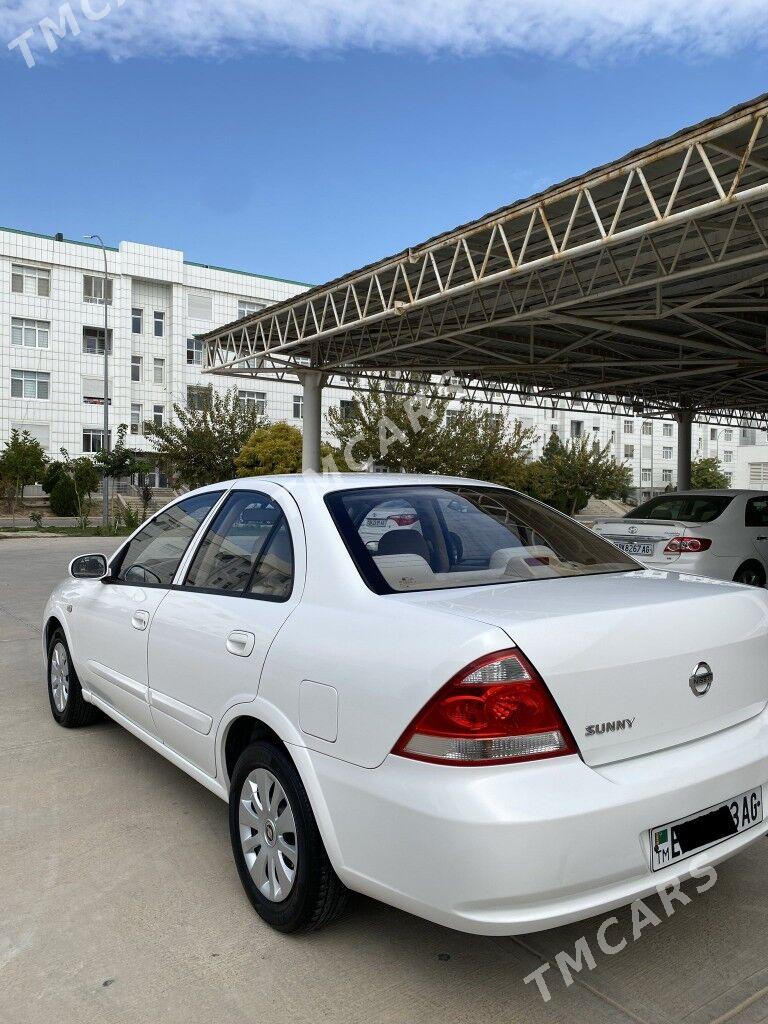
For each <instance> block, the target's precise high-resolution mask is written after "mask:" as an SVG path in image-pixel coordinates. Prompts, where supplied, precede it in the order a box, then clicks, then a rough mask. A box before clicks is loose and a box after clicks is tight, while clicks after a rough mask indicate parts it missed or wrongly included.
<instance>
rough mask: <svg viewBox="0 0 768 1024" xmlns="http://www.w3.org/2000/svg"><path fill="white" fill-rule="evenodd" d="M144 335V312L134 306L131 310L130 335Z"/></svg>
mask: <svg viewBox="0 0 768 1024" xmlns="http://www.w3.org/2000/svg"><path fill="white" fill-rule="evenodd" d="M143 333H144V310H143V309H139V308H138V307H137V306H134V307H133V309H132V310H131V334H143Z"/></svg>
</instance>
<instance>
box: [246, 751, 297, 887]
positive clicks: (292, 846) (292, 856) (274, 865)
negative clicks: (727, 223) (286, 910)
mask: <svg viewBox="0 0 768 1024" xmlns="http://www.w3.org/2000/svg"><path fill="white" fill-rule="evenodd" d="M239 821H240V843H241V845H242V848H243V855H244V857H245V863H246V865H247V866H248V870H249V871H250V873H251V878H252V879H253V881H254V884H255V885H256V887H257V888H258V890H259V892H260V893H261V894H262V896H264V897H265V898H266V899H268V900H269V901H270V902H271V903H280V902H282V900H284V899H286V898H287V897H288V895H289V894H290V892H291V889H292V888H293V884H294V881H295V880H296V866H297V864H298V849H297V846H296V821H295V819H294V817H293V811H292V810H291V805H290V804H289V802H288V797H287V796H286V795H285V790H284V789H283V787H282V786H281V785H280V783H279V782H278V781H277V779H276V778H275V776H274V775H273V774H272V772H270V771H269V770H268V769H266V768H256V769H255V770H254V771H252V772H251V774H250V775H249V776H248V778H247V779H246V780H245V783H244V785H243V788H242V791H241V793H240V818H239Z"/></svg>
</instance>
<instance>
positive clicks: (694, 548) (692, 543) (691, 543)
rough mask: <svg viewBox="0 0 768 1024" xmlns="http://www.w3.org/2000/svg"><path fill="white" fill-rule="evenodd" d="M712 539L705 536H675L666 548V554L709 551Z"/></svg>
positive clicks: (689, 553)
mask: <svg viewBox="0 0 768 1024" xmlns="http://www.w3.org/2000/svg"><path fill="white" fill-rule="evenodd" d="M711 547H712V541H711V540H706V539H705V538H704V537H673V538H672V540H671V541H670V542H669V544H667V546H666V547H665V548H664V554H665V555H697V554H698V553H699V552H700V551H708V550H709V549H710V548H711Z"/></svg>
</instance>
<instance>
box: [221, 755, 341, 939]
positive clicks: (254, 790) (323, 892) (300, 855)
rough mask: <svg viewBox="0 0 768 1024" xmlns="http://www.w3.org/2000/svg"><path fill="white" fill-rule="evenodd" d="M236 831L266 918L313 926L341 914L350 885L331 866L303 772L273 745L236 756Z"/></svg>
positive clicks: (294, 928) (239, 853)
mask: <svg viewBox="0 0 768 1024" xmlns="http://www.w3.org/2000/svg"><path fill="white" fill-rule="evenodd" d="M229 832H230V838H231V841H232V852H233V854H234V858H235V864H236V865H237V871H238V874H239V875H240V881H241V882H242V884H243V888H244V889H245V892H246V894H247V896H248V899H249V900H250V901H251V903H252V904H253V907H254V909H255V910H256V913H257V914H258V915H259V917H261V918H262V920H264V921H266V923H267V924H269V925H271V926H272V927H273V928H275V929H277V930H278V931H281V932H308V931H314V930H316V929H318V928H323V927H325V925H328V924H330V923H331V921H333V920H335V919H336V918H337V917H338V916H339V914H340V913H341V912H342V910H343V909H344V905H345V903H346V900H347V895H348V890H347V889H346V887H345V886H344V885H343V884H342V882H341V881H340V880H339V878H338V876H337V875H336V873H335V871H334V870H333V868H332V867H331V862H330V861H329V859H328V854H327V853H326V852H325V846H324V845H323V840H322V838H321V837H320V832H319V830H318V827H317V822H316V821H315V816H314V814H313V813H312V807H311V806H310V803H309V798H308V796H307V793H306V790H305V789H304V785H303V783H302V781H301V779H300V777H299V773H298V772H297V771H296V768H295V767H294V765H293V763H292V761H291V760H290V758H289V757H288V756H287V755H286V754H285V753H284V752H283V751H282V750H281V749H279V748H278V747H277V746H275V745H274V744H272V743H267V742H258V743H253V744H251V746H249V747H247V748H246V749H245V750H244V751H243V753H242V754H241V755H240V757H239V758H238V760H237V764H236V765H235V770H234V772H233V773H232V783H231V786H230V795H229Z"/></svg>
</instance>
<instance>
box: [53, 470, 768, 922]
mask: <svg viewBox="0 0 768 1024" xmlns="http://www.w3.org/2000/svg"><path fill="white" fill-rule="evenodd" d="M390 501H391V502H398V503H400V506H407V507H409V508H412V509H413V511H414V513H415V514H416V515H417V516H418V522H419V526H420V529H418V530H417V529H407V528H403V529H397V530H393V531H389V532H387V533H386V534H385V535H384V537H383V538H382V540H381V543H380V544H379V547H378V550H377V552H376V553H374V552H372V551H371V550H370V549H369V548H368V547H367V546H366V543H365V541H364V538H363V533H362V531H364V529H365V522H366V519H367V518H369V517H370V515H371V513H372V511H374V510H377V509H380V508H381V507H382V505H384V504H385V503H387V502H390ZM455 537H458V538H459V540H460V542H461V543H460V544H458V545H457V543H456V540H455ZM388 538H392V539H391V540H389V539H388ZM385 541H386V545H385V543H384V542H385ZM382 548H384V550H382ZM43 637H44V651H45V658H46V666H47V684H48V692H49V697H50V705H51V710H52V713H53V716H54V718H55V719H56V721H57V722H59V723H60V724H61V725H62V726H66V727H73V726H80V725H85V724H87V723H88V722H91V721H93V719H94V716H95V715H97V714H98V713H99V712H104V713H106V714H107V715H109V716H110V717H111V718H113V719H114V720H115V721H116V722H118V723H120V724H121V725H123V726H124V727H125V728H127V729H129V730H130V731H131V732H132V733H134V734H135V735H136V736H138V737H139V738H140V739H141V740H143V741H144V742H145V743H147V744H148V745H149V746H151V747H152V748H153V749H155V750H157V751H158V752H160V753H161V754H162V755H163V756H165V757H166V758H168V759H169V760H170V761H172V762H173V763H174V764H176V765H177V766H178V767H179V768H181V769H183V770H184V771H185V772H187V773H188V774H189V775H191V776H192V777H193V778H195V779H197V780H198V781H199V782H200V783H202V785H204V786H206V787H207V788H208V789H210V790H211V791H212V792H214V793H216V794H217V795H218V796H220V797H221V798H222V799H223V800H227V801H228V802H229V823H230V836H231V842H232V850H233V853H234V859H235V863H236V865H237V870H238V872H239V875H240V879H241V881H242V884H243V886H244V889H245V892H246V893H247V895H248V898H249V899H250V901H251V902H252V904H253V906H254V907H255V909H256V910H257V912H258V913H259V914H260V915H261V917H262V918H263V919H264V920H265V921H267V922H268V923H269V924H271V925H273V926H274V927H276V928H278V929H280V930H283V931H300V930H307V929H311V928H316V927H318V926H320V925H323V924H325V923H326V922H328V921H330V920H331V919H332V918H333V917H335V916H336V914H338V912H339V911H340V909H341V907H342V906H343V903H344V898H345V895H346V892H347V890H348V889H353V890H357V891H359V892H362V893H366V894H368V895H369V896H373V897H375V898H377V899H380V900H383V901H384V902H386V903H390V904H392V905H394V906H397V907H400V908H402V909H404V910H407V911H410V912H412V913H414V914H418V915H420V916H422V917H425V918H428V919H429V920H431V921H435V922H438V923H440V924H444V925H447V926H449V927H452V928H457V929H460V930H464V931H468V932H475V933H479V934H488V935H491V934H494V935H508V934H514V933H520V932H528V931H534V930H536V929H542V928H550V927H552V926H554V925H559V924H562V923H565V922H569V921H574V920H577V919H580V918H584V917H587V916H589V915H592V914H596V913H598V912H602V911H606V910H608V909H610V908H613V907H617V906H619V905H622V904H625V903H628V902H630V901H631V900H633V899H635V898H637V897H641V896H643V895H645V894H647V893H649V892H651V891H653V890H654V889H655V888H656V887H657V886H662V885H668V884H671V883H673V882H674V881H675V880H676V879H678V878H679V877H680V876H681V875H683V874H685V873H686V872H690V873H693V872H696V871H701V870H702V864H703V863H714V862H716V861H718V860H720V859H723V858H726V857H729V856H731V855H732V854H735V853H738V852H739V851H740V850H743V849H744V848H745V847H746V846H747V845H748V844H750V843H752V842H754V841H755V840H756V839H758V838H759V837H760V836H761V835H763V834H764V833H765V831H766V827H768V824H767V823H766V821H765V820H764V816H763V795H764V787H765V786H766V785H768V711H767V710H766V705H767V704H768V675H767V674H766V671H765V667H766V664H767V663H768V594H766V593H764V592H762V591H758V590H755V589H748V588H746V587H739V586H734V585H733V584H730V583H717V582H713V581H711V580H702V579H701V578H694V577H686V576H680V575H678V574H677V573H667V572H660V571H648V570H644V569H643V568H642V567H641V566H640V565H639V564H638V563H637V562H636V561H635V560H634V559H633V558H631V557H630V556H628V555H626V554H624V553H623V552H621V551H619V550H618V549H617V548H616V547H615V546H614V545H612V544H609V543H607V542H606V541H604V540H602V539H601V538H599V537H597V536H595V534H593V533H591V532H590V531H588V530H586V529H584V528H583V527H581V526H579V525H578V524H576V523H575V522H573V521H572V520H571V519H569V518H567V517H565V516H562V515H560V514H559V513H557V512H554V511H552V510H551V509H549V508H547V507H546V506H544V505H541V504H539V503H537V502H535V501H532V500H531V499H530V498H527V497H525V496H523V495H521V494H518V493H516V492H514V491H510V490H506V489H503V488H499V487H495V486H492V485H490V484H484V483H481V482H477V481H467V480H457V479H450V478H441V477H418V476H417V477H407V476H401V475H396V476H382V475H379V474H376V475H373V474H372V475H354V476H347V475H326V476H322V477H320V476H315V475H313V476H304V477H302V476H286V477H272V478H270V477H260V478H253V479H246V480H236V481H234V482H228V483H222V484H219V485H215V486H211V487H205V488H202V489H201V490H198V491H195V492H193V493H191V494H189V495H187V496H185V497H184V498H182V499H181V500H177V501H175V502H174V503H173V504H171V505H169V506H167V507H166V508H165V509H164V510H162V511H161V512H159V513H158V514H156V515H155V516H154V517H153V518H152V519H151V520H150V521H149V522H148V523H146V524H145V525H144V526H142V527H141V528H140V529H139V530H138V531H137V532H136V533H135V534H134V535H133V536H132V537H131V538H129V539H128V540H127V541H126V542H125V543H124V544H123V545H122V547H121V548H120V549H119V551H118V552H117V553H116V554H115V555H114V556H113V557H112V559H111V560H110V562H109V564H107V561H106V559H105V558H104V556H102V555H85V556H82V557H79V558H76V559H75V560H74V561H73V562H72V564H71V566H70V577H69V578H68V579H67V580H65V581H64V582H62V583H61V584H60V585H59V586H58V587H57V588H56V589H55V590H54V592H53V594H52V596H51V598H50V600H49V602H48V605H47V607H46V610H45V618H44V622H43Z"/></svg>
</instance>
